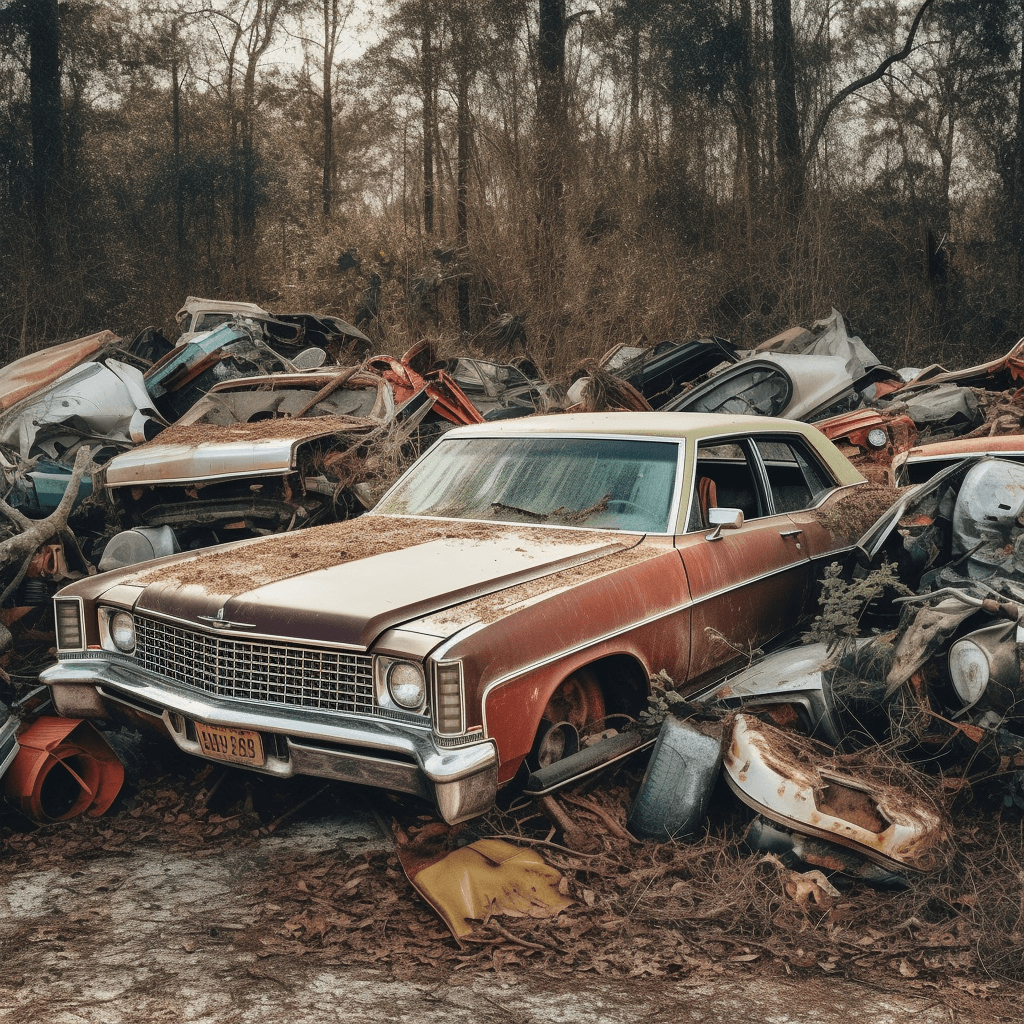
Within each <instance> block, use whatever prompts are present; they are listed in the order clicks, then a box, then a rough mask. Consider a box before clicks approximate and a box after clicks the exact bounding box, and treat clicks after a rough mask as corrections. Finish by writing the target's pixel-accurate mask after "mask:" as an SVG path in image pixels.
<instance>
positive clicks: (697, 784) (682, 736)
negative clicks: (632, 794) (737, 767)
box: [626, 716, 722, 841]
mask: <svg viewBox="0 0 1024 1024" xmlns="http://www.w3.org/2000/svg"><path fill="white" fill-rule="evenodd" d="M721 768H722V743H721V739H720V738H718V737H716V736H707V735H705V734H704V733H702V732H700V731H699V730H698V729H696V728H694V726H692V725H690V723H689V722H684V721H681V720H680V719H678V718H673V717H672V716H669V717H668V718H666V719H665V721H664V722H663V723H662V726H661V731H660V732H659V733H658V740H657V742H656V743H655V744H654V751H653V752H652V754H651V760H650V762H649V763H648V765H647V771H646V772H644V778H643V781H642V782H641V783H640V789H639V790H638V791H637V794H636V798H635V799H634V801H633V804H632V806H631V807H630V809H629V820H628V821H627V823H626V824H627V827H628V828H629V831H630V832H632V833H633V835H635V836H636V837H637V838H639V839H654V840H659V841H664V840H671V839H686V838H688V837H690V836H692V835H693V834H694V832H696V830H697V829H698V827H699V826H700V824H701V822H703V821H704V819H705V817H706V816H707V810H708V804H709V802H710V800H711V794H712V792H713V790H714V788H715V782H716V781H717V780H718V776H719V774H720V772H721Z"/></svg>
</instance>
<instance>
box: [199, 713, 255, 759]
mask: <svg viewBox="0 0 1024 1024" xmlns="http://www.w3.org/2000/svg"><path fill="white" fill-rule="evenodd" d="M196 736H197V737H198V738H199V746H200V747H201V748H202V751H203V753H204V754H205V755H206V756H207V757H215V758H216V759H217V760H218V761H234V762H235V763H237V764H263V760H264V759H263V740H262V739H260V734H259V733H258V732H254V731H253V730H251V729H229V728H227V727H225V726H223V725H203V724H202V723H201V722H196Z"/></svg>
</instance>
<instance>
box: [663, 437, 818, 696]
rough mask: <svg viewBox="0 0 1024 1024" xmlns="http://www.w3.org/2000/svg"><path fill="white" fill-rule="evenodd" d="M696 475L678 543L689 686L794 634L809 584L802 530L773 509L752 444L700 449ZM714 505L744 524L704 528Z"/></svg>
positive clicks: (715, 442)
mask: <svg viewBox="0 0 1024 1024" xmlns="http://www.w3.org/2000/svg"><path fill="white" fill-rule="evenodd" d="M694 475H695V486H694V487H693V508H692V509H691V514H690V517H689V520H688V523H687V533H685V534H683V535H680V536H678V537H677V538H676V544H677V546H678V548H679V551H680V555H681V556H682V559H683V564H684V566H685V568H686V575H687V579H688V581H689V585H690V594H691V600H692V602H693V606H692V614H691V633H690V649H691V657H690V671H689V674H688V677H689V680H690V681H691V682H697V681H699V680H700V679H701V678H702V677H705V676H707V675H709V674H711V673H714V672H716V671H721V670H723V669H724V667H725V666H726V665H728V664H729V663H730V662H734V661H738V660H740V659H742V658H744V657H746V656H748V655H749V654H750V653H751V652H753V651H754V650H757V649H758V648H759V647H761V646H762V645H763V644H764V643H766V642H767V641H768V640H771V639H772V638H773V637H776V636H779V635H780V634H781V633H783V632H785V631H786V630H787V629H788V628H790V627H792V626H793V625H794V624H795V623H796V622H797V621H798V619H799V618H800V616H801V614H802V613H803V611H804V608H805V604H806V600H807V595H808V592H809V588H810V585H811V567H810V561H809V559H808V555H807V550H806V547H805V545H804V543H803V541H802V536H801V528H800V526H799V525H798V524H795V523H794V522H793V520H792V519H791V518H790V517H789V516H788V515H787V514H786V513H785V512H779V511H777V510H776V509H775V507H774V505H773V503H772V501H771V497H770V495H769V493H768V491H767V487H766V482H765V479H764V471H763V469H762V467H761V464H760V458H759V456H758V455H757V453H756V451H755V449H754V448H753V446H752V444H751V442H750V441H749V440H747V439H744V438H737V439H729V440H725V441H723V440H721V439H718V438H715V439H709V440H707V441H702V442H699V443H698V446H697V451H696V454H695V462H694ZM702 505H703V507H702ZM712 506H714V507H719V508H738V509H740V510H741V511H742V512H743V525H742V526H740V527H739V528H738V529H723V530H720V531H718V530H712V529H711V528H710V527H709V526H707V525H706V508H707V507H712Z"/></svg>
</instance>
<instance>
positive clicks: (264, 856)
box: [0, 754, 1024, 1024]
mask: <svg viewBox="0 0 1024 1024" xmlns="http://www.w3.org/2000/svg"><path fill="white" fill-rule="evenodd" d="M161 756H163V755H161ZM166 756H167V760H166V761H161V760H160V759H159V758H155V759H154V760H153V761H152V762H150V763H147V762H146V759H145V758H142V760H141V762H140V763H141V765H142V767H141V768H139V769H138V771H137V774H135V776H134V777H133V771H134V770H135V769H133V766H132V764H131V763H129V777H130V779H131V781H130V783H129V784H128V785H127V786H126V789H125V793H124V795H123V796H122V797H121V798H120V799H119V801H118V803H117V804H116V805H115V807H114V808H113V809H112V810H111V812H110V813H108V815H106V816H104V817H102V818H96V819H80V820H77V821H73V822H68V823H63V824H54V825H49V826H45V827H41V828H33V827H32V826H31V824H30V823H28V822H27V821H25V820H24V819H21V818H20V816H19V815H18V814H17V813H16V812H14V811H13V810H7V811H5V812H4V813H3V816H2V817H0V827H2V835H3V839H4V844H5V852H4V856H3V858H2V862H0V873H2V875H3V885H2V888H0V892H2V899H0V907H2V913H0V955H2V962H0V1021H4V1022H6V1021H11V1022H15V1021H17V1022H18V1024H36V1022H38V1024H44V1022H45V1024H65V1022H66V1024H79V1022H84V1024H108V1022H110V1024H122V1022H135V1021H139V1022H142V1021H145V1022H156V1021H162V1020H168V1021H171V1020H174V1021H179V1020H181V1021H188V1022H196V1024H200V1022H201V1024H229V1022H230V1024H239V1022H262V1021H265V1020H271V1019H273V1020H275V1021H278V1020H281V1019H286V1020H288V1021H294V1022H305V1021H309V1022H320V1021H324V1022H326V1021H332V1022H334V1021H347V1020H352V1021H356V1020H358V1021H377V1020H381V1021H384V1020H389V1021H393V1020H408V1021H428V1022H429V1021H435V1020H436V1021H502V1022H524V1024H525V1022H533V1021H537V1022H540V1021H545V1022H547V1021H559V1022H561V1021H566V1022H574V1021H578V1020H584V1019H585V1020H595V1019H597V1020H601V1021H605V1020H607V1021H637V1022H640V1021H652V1022H653V1021H661V1020H665V1021H679V1020H684V1021H685V1020H693V1021H703V1020H707V1019H710V1018H713V1019H730V1020H734V1021H747V1020H750V1021H755V1020H756V1021H758V1022H764V1021H771V1022H780V1024H785V1022H791V1021H792V1022H821V1024H833V1022H836V1024H838V1022H840V1021H842V1022H843V1024H846V1022H847V1021H849V1020H851V1019H854V1018H856V1019H859V1020H862V1021H865V1022H868V1024H888V1022H890V1021H891V1022H893V1024H895V1022H897V1021H899V1022H901V1024H902V1022H905V1021H907V1020H912V1021H914V1022H915V1024H939V1022H943V1024H945V1022H952V1024H957V1022H973V1021H979V1022H980V1021H1005V1022H1010V1021H1013V1022H1019V1021H1020V1020H1021V1019H1022V1015H1021V1011H1020V997H1021V995H1022V994H1024V986H1022V985H1021V984H1020V979H1021V974H1022V972H1024V939H1022V937H1021V934H1020V931H1019V929H1020V925H1021V921H1022V920H1024V913H1022V911H1024V907H1022V906H1021V903H1020V893H1021V892H1022V891H1024V872H1020V878H1019V881H1018V884H1017V885H1016V887H1014V886H1012V885H1011V886H1006V885H1004V886H1003V889H1004V890H1005V892H1004V894H1003V896H1004V897H1005V898H1002V897H1000V898H995V899H993V898H992V897H991V894H990V893H989V892H988V890H987V889H986V888H985V878H986V877H987V876H986V875H985V874H984V872H981V873H978V872H975V873H973V874H972V873H971V871H970V870H966V869H964V868H963V867H961V868H960V869H959V871H960V873H959V874H956V873H954V874H951V875H950V877H949V878H948V879H944V880H943V881H942V884H941V886H938V885H937V884H936V883H934V882H933V883H931V884H929V885H928V886H926V887H924V888H921V889H919V890H918V889H915V888H914V887H911V888H909V889H908V890H906V891H898V892H896V891H884V890H873V889H871V888H870V887H867V886H864V885H862V884H859V883H858V884H851V885H850V886H848V887H847V888H845V889H844V890H843V891H842V892H841V895H840V896H839V897H831V898H827V899H822V897H821V895H820V894H818V896H815V894H814V889H813V886H809V887H808V886H804V887H801V884H800V880H801V877H802V876H801V875H800V874H799V873H794V872H791V871H788V870H787V869H785V868H783V867H782V866H781V865H779V864H778V863H777V862H773V860H772V859H771V858H764V857H759V856H757V855H751V854H749V853H745V852H744V851H742V850H741V849H740V848H739V847H738V845H737V843H736V841H735V839H734V833H735V828H734V827H733V826H732V825H730V823H729V822H728V821H726V820H724V819H723V821H722V822H720V823H719V826H720V827H718V828H717V829H716V834H709V835H708V836H707V837H705V839H704V840H702V841H701V842H699V843H695V844H692V845H680V846H673V845H672V844H651V843H646V844H641V843H636V842H629V841H628V840H627V839H625V838H623V837H622V836H620V835H619V834H618V828H619V825H618V820H617V819H618V818H621V817H622V816H623V815H624V813H625V807H626V806H628V793H629V792H630V791H631V788H632V787H633V786H635V784H636V781H637V778H638V772H637V769H626V770H624V771H623V772H620V773H619V774H618V775H617V776H614V777H611V778H607V779H605V780H604V782H602V783H601V784H600V785H599V786H598V785H597V784H595V783H591V788H590V789H589V791H588V789H587V788H583V789H580V790H575V791H570V792H569V793H568V794H566V795H565V796H564V797H562V798H561V806H562V808H563V809H564V811H565V812H566V813H568V814H569V815H570V816H572V817H573V818H574V819H575V820H576V821H577V823H578V824H579V825H580V826H581V827H582V828H583V830H584V832H585V833H586V834H587V835H588V836H589V847H590V849H589V851H588V852H582V851H580V850H568V849H565V848H564V847H562V846H561V844H560V843H558V842H557V841H556V840H557V839H559V838H560V837H559V836H558V835H554V837H553V838H547V837H549V836H552V834H553V833H552V830H551V827H550V823H549V822H548V820H547V819H546V818H542V817H541V816H539V815H536V814H534V809H532V808H527V809H520V810H519V811H517V812H516V813H505V814H495V815H493V816H491V817H490V818H488V819H485V820H483V821H481V822H479V823H475V824H474V825H473V827H472V828H471V829H469V830H462V831H461V832H460V831H456V832H455V833H454V834H453V837H452V842H453V845H458V844H461V843H463V842H464V841H467V840H469V839H472V838H475V837H476V836H484V835H495V834H503V835H510V834H511V835H513V836H514V838H516V840H517V841H519V842H521V843H524V844H529V845H531V846H532V847H533V848H534V849H537V850H539V851H540V852H542V853H543V855H544V856H545V859H546V860H547V861H548V862H549V863H550V864H552V865H553V866H555V867H557V868H558V869H559V870H560V871H562V872H563V874H564V876H565V878H566V880H567V882H566V885H567V891H568V893H569V895H570V896H571V897H572V899H573V904H572V906H571V907H570V908H569V909H568V910H567V911H564V912H562V913H561V914H560V915H559V916H558V917H557V918H556V919H554V920H534V919H528V918H512V917H504V918H502V919H500V920H499V919H494V920H490V921H485V922H482V923H481V924H480V926H479V927H478V929H477V933H476V934H475V935H474V936H473V937H471V938H470V939H468V940H466V941H464V942H463V943H461V944H460V943H458V942H456V941H455V939H454V938H453V937H452V935H451V934H450V933H449V931H448V930H447V928H446V927H445V925H444V924H443V923H442V922H441V920H440V918H439V917H438V916H437V915H436V914H435V913H434V912H433V911H432V910H431V909H430V908H429V906H428V905H427V904H426V903H425V902H424V901H423V899H422V898H421V897H420V896H419V894H418V893H417V892H416V891H415V889H413V887H412V886H411V885H410V883H409V882H408V880H407V879H406V877H405V875H404V874H403V872H402V869H401V865H400V863H399V861H398V858H397V856H396V852H395V846H394V838H393V831H394V828H395V826H396V825H397V826H398V827H399V828H400V829H401V830H402V831H403V832H404V833H405V834H409V835H413V834H415V833H416V832H417V830H419V829H423V828H435V827H436V823H435V822H433V820H432V819H430V817H429V815H427V814H426V813H425V808H424V806H423V805H420V804H418V803H417V802H415V801H408V802H407V801H403V800H400V799H397V798H394V797H389V796H386V795H384V794H379V793H375V792H374V791H368V790H360V789H358V788H355V787H345V786H340V785H333V784H330V785H325V784H323V783H321V782H318V781H317V780H309V779H306V780H292V782H290V783H287V784H284V783H280V782H277V781H275V780H263V779H261V778H256V777H254V776H252V775H249V774H247V773H244V772H241V771H237V770H234V769H230V768H219V767H214V766H210V765H205V764H202V763H201V762H198V761H195V760H191V759H188V758H185V757H184V756H179V755H177V754H173V755H171V754H167V755H166ZM129 760H130V759H129ZM588 808H597V809H598V812H600V813H594V812H593V811H590V810H588ZM602 815H603V817H602ZM623 820H624V819H623ZM512 830H516V831H515V832H514V833H513V832H512ZM998 834H999V836H1002V839H1003V840H1004V841H1006V842H1008V843H1009V845H1008V846H1007V847H1006V850H1007V851H1009V852H1010V854H1011V855H1013V851H1018V852H1019V850H1020V849H1021V848H1022V847H1021V845H1020V839H1021V836H1020V835H1019V834H1018V833H1017V832H1013V831H1012V829H1011V830H1010V831H1007V830H1006V829H1005V828H1001V829H1000V830H999V832H998ZM975 841H976V842H978V843H979V844H980V843H981V842H982V838H981V836H980V833H979V834H978V835H976V837H975ZM992 841H993V839H992V836H986V837H985V839H984V844H985V845H984V846H983V847H982V846H979V851H980V850H981V849H982V848H983V849H985V850H986V851H989V853H988V855H987V856H988V857H989V858H990V859H991V851H992V850H993V849H995V847H992V846H991V845H989V844H990V843H991V842H992ZM997 841H998V837H997ZM961 853H962V854H964V855H966V863H968V864H971V863H973V860H972V859H971V856H970V855H971V850H970V849H962V850H961ZM1002 861H1003V862H1004V864H1005V862H1006V861H1007V856H1005V855H1004V856H1002ZM989 866H991V865H989ZM1014 870H1019V868H1015V869H1014ZM943 886H944V888H943ZM968 886H972V887H973V888H972V890H971V892H970V893H968V892H967V888H966V887H968ZM951 892H955V893H956V894H957V895H955V896H953V897H950V896H949V893H951ZM819 899H821V900H822V901H821V902H819V901H818V900H819ZM957 900H960V901H961V902H960V903H957V902H956V901H957ZM979 900H980V901H982V902H983V903H985V905H986V908H987V909H986V910H985V912H984V913H981V912H980V911H979V909H978V906H977V903H978V901H979ZM972 903H973V905H972ZM1014 903H1015V909H1014V905H1013V904H1014ZM1014 913H1016V918H1015V919H1014V920H1016V927H1017V929H1018V931H1017V932H1016V933H1014V932H1013V931H1012V929H1011V930H1009V931H1007V930H1006V929H1005V926H1003V925H1001V924H1000V922H1003V921H1004V920H1005V919H1006V915H1010V917H1011V918H1012V916H1013V914H1014ZM1000 915H1002V916H1000ZM986 922H987V927H988V935H989V936H990V938H991V939H993V940H995V939H998V940H999V942H998V943H994V942H990V943H989V945H986V938H985V935H984V934H983V930H984V928H985V927H986ZM1007 936H1009V942H1008V943H1007Z"/></svg>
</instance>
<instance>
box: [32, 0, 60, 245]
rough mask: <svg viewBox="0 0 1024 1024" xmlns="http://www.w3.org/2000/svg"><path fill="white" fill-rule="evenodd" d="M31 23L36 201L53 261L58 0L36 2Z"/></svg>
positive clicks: (57, 152) (40, 231) (40, 238)
mask: <svg viewBox="0 0 1024 1024" xmlns="http://www.w3.org/2000/svg"><path fill="white" fill-rule="evenodd" d="M26 18H27V21H28V36H29V51H30V52H29V84H30V103H31V109H32V200H33V209H34V212H35V226H36V232H37V237H38V241H39V247H40V251H41V254H42V256H43V258H44V259H48V258H50V257H52V255H53V251H54V229H55V226H56V222H57V216H58V209H57V200H58V198H59V195H60V179H61V171H62V166H63V153H64V122H63V117H62V111H61V97H60V23H59V21H58V13H57V0H33V2H32V3H29V4H27V5H26Z"/></svg>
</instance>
